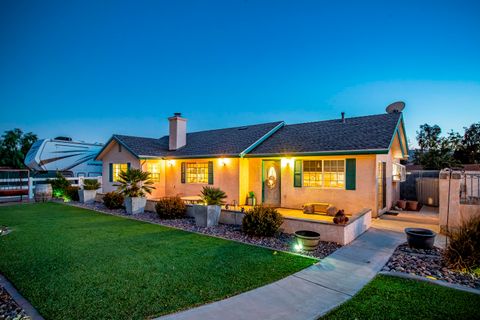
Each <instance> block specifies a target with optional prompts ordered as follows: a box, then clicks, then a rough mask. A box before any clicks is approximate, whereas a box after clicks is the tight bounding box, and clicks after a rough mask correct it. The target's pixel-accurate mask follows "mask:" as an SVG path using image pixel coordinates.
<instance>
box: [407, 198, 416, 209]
mask: <svg viewBox="0 0 480 320" xmlns="http://www.w3.org/2000/svg"><path fill="white" fill-rule="evenodd" d="M406 210H407V211H418V210H419V204H418V201H410V200H409V201H407V205H406Z"/></svg>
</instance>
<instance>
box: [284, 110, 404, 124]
mask: <svg viewBox="0 0 480 320" xmlns="http://www.w3.org/2000/svg"><path fill="white" fill-rule="evenodd" d="M391 114H399V115H400V114H402V113H401V112H397V113H377V114H371V115H366V116H357V117H349V118H345V120H353V119H362V118H371V117H379V116H388V115H391ZM341 120H342V119H341V118H337V119H328V120H318V121H307V122H297V123H292V124H288V123H286V124H285V126H297V125H302V124H311V123H320V122H334V121H338V122H339V123H340V122H341Z"/></svg>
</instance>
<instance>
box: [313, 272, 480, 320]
mask: <svg viewBox="0 0 480 320" xmlns="http://www.w3.org/2000/svg"><path fill="white" fill-rule="evenodd" d="M479 306H480V295H476V294H472V293H467V292H463V291H459V290H455V289H450V288H445V287H441V286H438V285H434V284H430V283H426V282H419V281H414V280H407V279H400V278H396V277H389V276H377V277H376V278H375V279H374V280H373V281H372V282H371V283H370V284H369V285H367V286H366V287H365V288H363V290H361V291H360V292H359V293H358V294H357V295H355V296H354V297H353V298H352V299H351V300H350V301H348V302H346V303H345V304H343V305H341V306H340V307H339V308H337V309H335V310H333V311H332V312H330V313H329V314H327V315H326V316H325V317H324V318H322V319H422V320H424V319H479V318H480V309H479Z"/></svg>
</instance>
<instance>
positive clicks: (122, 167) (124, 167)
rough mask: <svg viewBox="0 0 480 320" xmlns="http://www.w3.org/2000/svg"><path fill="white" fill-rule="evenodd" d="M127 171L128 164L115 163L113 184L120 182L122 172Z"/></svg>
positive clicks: (113, 166) (113, 165)
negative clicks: (119, 177) (119, 176)
mask: <svg viewBox="0 0 480 320" xmlns="http://www.w3.org/2000/svg"><path fill="white" fill-rule="evenodd" d="M127 170H128V164H126V163H114V164H112V178H113V182H117V181H118V175H119V174H120V171H127Z"/></svg>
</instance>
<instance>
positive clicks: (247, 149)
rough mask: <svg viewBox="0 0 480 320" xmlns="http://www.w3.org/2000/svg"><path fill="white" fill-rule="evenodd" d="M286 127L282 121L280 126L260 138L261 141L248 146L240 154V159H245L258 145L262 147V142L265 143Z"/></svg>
mask: <svg viewBox="0 0 480 320" xmlns="http://www.w3.org/2000/svg"><path fill="white" fill-rule="evenodd" d="M284 125H285V122H284V121H281V122H280V123H279V124H278V125H276V126H275V127H274V128H273V129H271V130H270V131H268V132H267V133H266V134H264V135H263V136H262V137H260V139H258V140H257V141H255V142H254V143H252V144H251V145H250V146H248V147H247V148H246V149H245V150H243V151H242V152H240V154H239V156H240V158H243V157H245V155H246V154H247V153H249V152H250V151H252V150H253V149H255V148H256V147H257V146H258V145H260V144H261V143H262V142H264V141H265V140H267V139H268V138H269V137H271V136H272V135H273V134H274V133H275V132H277V131H278V130H279V129H280V128H282V127H283V126H284Z"/></svg>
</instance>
